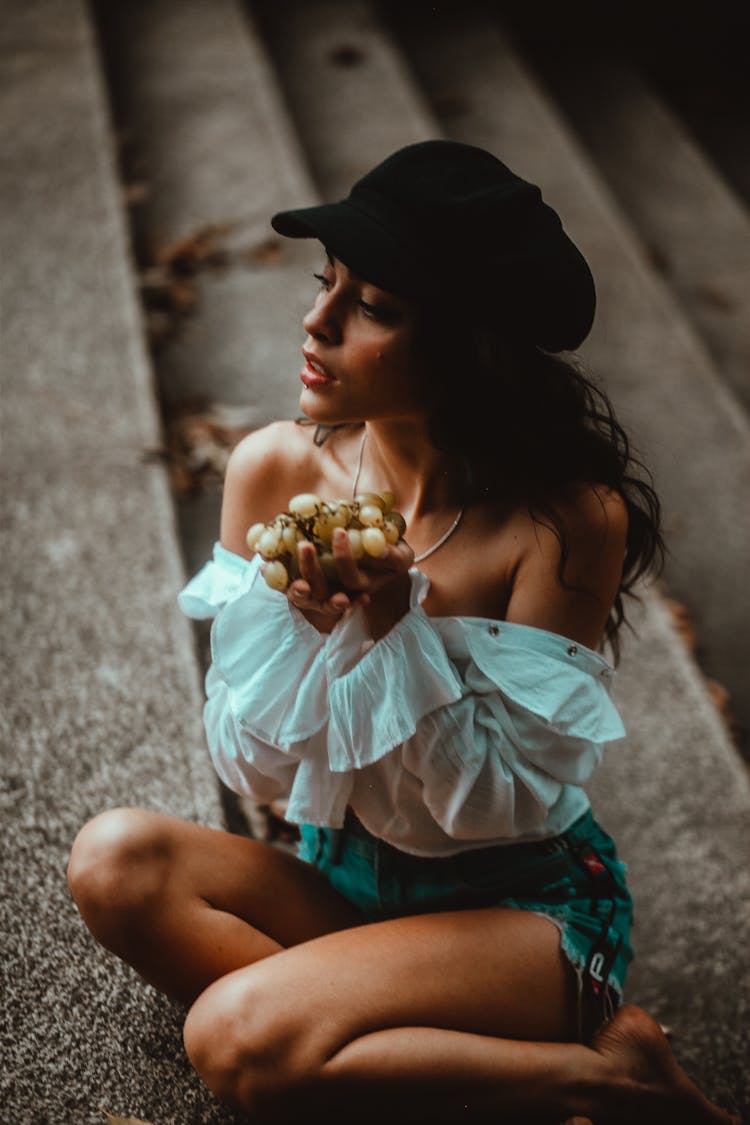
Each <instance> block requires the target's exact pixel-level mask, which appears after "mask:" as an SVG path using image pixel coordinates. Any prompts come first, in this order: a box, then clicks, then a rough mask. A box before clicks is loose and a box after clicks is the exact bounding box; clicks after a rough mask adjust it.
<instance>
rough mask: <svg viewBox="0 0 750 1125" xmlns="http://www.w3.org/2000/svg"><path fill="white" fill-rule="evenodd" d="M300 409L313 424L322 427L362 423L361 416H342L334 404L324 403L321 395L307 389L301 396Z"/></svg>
mask: <svg viewBox="0 0 750 1125" xmlns="http://www.w3.org/2000/svg"><path fill="white" fill-rule="evenodd" d="M299 408H300V411H301V413H302V414H304V415H305V417H306V418H309V419H310V420H311V421H312V422H319V423H320V425H321V426H341V425H344V424H345V423H350V424H351V423H356V422H361V421H362V418H361V416H360V415H357V416H356V417H350V416H349V415H348V414H342V412H341V410H337V409H336V408H335V407H334V406H333V404H332V403H327V402H324V401H323V398H322V396H321V395H316V394H315V392H311V391H308V390H307V388H305V389H304V390H303V391H302V394H301V395H300V400H299Z"/></svg>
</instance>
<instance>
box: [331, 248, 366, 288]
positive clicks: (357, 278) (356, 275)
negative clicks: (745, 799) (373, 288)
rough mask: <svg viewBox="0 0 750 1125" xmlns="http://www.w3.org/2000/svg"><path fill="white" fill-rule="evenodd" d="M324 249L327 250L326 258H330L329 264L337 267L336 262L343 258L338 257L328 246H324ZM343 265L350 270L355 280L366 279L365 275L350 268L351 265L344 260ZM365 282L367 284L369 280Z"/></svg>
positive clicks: (350, 274)
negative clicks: (360, 274) (361, 275)
mask: <svg viewBox="0 0 750 1125" xmlns="http://www.w3.org/2000/svg"><path fill="white" fill-rule="evenodd" d="M323 249H324V250H325V252H326V258H327V259H328V264H329V266H331V267H333V268H335V262H337V261H338V262H340V261H341V259H340V258H336V256H335V254H333V253H332V252H331V251H330V250H329V249H328V247H327V246H324V247H323ZM341 265H342V266H344V269H346V270H349V276H350V277H351V278H352V280H353V281H364V280H365V279H364V278H363V277H360V276H359V274H358V273H355V272H354V271H353V270H350V269H349V267H348V266H347V265H346V264H345V263H344V262H341ZM365 284H367V282H365Z"/></svg>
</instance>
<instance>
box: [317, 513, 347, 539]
mask: <svg viewBox="0 0 750 1125" xmlns="http://www.w3.org/2000/svg"><path fill="white" fill-rule="evenodd" d="M339 526H340V527H343V524H339ZM333 528H334V524H333V523H332V522H331V512H330V511H329V510H328V509H327V508H323V510H322V511H321V513H320V515H319V516H318V518H317V519H316V520H315V523H314V524H313V528H312V531H313V536H314V537H315V538H316V539H320V540H321V542H323V543H330V542H331V537H332V536H333Z"/></svg>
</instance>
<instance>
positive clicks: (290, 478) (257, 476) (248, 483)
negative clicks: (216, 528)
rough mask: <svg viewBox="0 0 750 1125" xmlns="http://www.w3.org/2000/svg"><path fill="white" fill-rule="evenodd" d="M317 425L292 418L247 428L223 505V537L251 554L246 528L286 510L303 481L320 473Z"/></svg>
mask: <svg viewBox="0 0 750 1125" xmlns="http://www.w3.org/2000/svg"><path fill="white" fill-rule="evenodd" d="M313 429H314V427H310V426H299V425H297V424H296V423H295V422H293V421H288V420H283V421H278V422H271V423H269V425H267V426H263V427H261V428H260V429H258V430H254V431H253V433H251V434H248V436H247V437H245V438H243V439H242V441H240V442H239V444H238V445H237V446H236V447H235V448H234V450H233V451H232V455H231V457H230V459H229V464H228V466H227V473H226V478H225V481H224V497H223V500H222V508H221V542H222V544H223V545H224V546H225V547H226V548H227V549H228V550H230V551H234V552H235V554H238V555H245V556H246V557H247V556H248V554H249V552H248V550H247V546H246V544H245V535H246V533H247V529H248V528H249V527H250V526H251V524H253V523H258V522H263V523H265V522H267V521H268V520H271V519H273V517H274V516H275V515H277V513H278V512H280V511H283V510H284V509H285V508H286V505H287V503H288V501H289V498H290V496H291V495H293V493H294V492H295V491H299V488H300V482H304V481H306V480H309V479H311V478H312V477H314V476H315V471H316V469H315V466H316V454H317V452H318V451H317V448H316V446H315V444H314V442H313V438H312V431H313Z"/></svg>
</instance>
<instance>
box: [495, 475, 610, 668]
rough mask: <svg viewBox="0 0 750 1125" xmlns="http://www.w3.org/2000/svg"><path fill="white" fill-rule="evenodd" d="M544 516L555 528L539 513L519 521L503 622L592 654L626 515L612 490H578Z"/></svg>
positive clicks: (591, 487) (596, 487) (593, 486)
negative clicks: (517, 553) (577, 644)
mask: <svg viewBox="0 0 750 1125" xmlns="http://www.w3.org/2000/svg"><path fill="white" fill-rule="evenodd" d="M552 508H553V510H554V514H555V517H556V521H557V523H558V524H559V528H556V527H555V525H554V523H553V522H552V521H551V520H549V519H548V517H547V516H546V515H545V514H544V513H542V512H538V513H537V518H536V519H532V518H531V516H530V515H529V514H528V513H525V514H524V515H523V516H522V515H521V514H520V513H519V521H520V522H521V524H522V526H523V532H522V534H521V535H520V536H519V538H520V540H521V542H522V544H523V545H522V550H521V557H520V559H519V565H518V568H517V570H516V576H515V581H514V585H513V591H512V594H511V598H510V603H509V609H508V619H509V620H515V621H518V622H520V623H523V624H527V625H535V626H537V627H538V628H542V629H548V630H550V631H551V632H556V633H561V634H562V635H563V636H567V637H571V638H573V639H575V640H579V641H581V642H582V643H583V644H586V645H588V646H589V647H591V648H595V647H596V646H597V644H598V642H599V639H600V637H601V634H602V631H603V628H604V625H605V622H606V620H607V617H608V615H609V612H610V609H611V608H612V604H613V602H614V599H615V597H616V596H617V592H618V590H619V588H620V582H621V580H622V567H623V562H624V558H625V549H626V545H627V534H628V511H627V507H626V504H625V501H624V499H623V497H622V496H621V495H620V493H619V492H617V491H616V490H615V489H613V488H609V487H607V486H606V485H601V484H581V485H578V486H577V487H576V488H574V489H570V490H568V491H567V492H566V494H565V495H562V496H559V497H557V498H555V500H554V503H553V504H552ZM563 542H564V547H563ZM561 564H562V578H563V580H562V581H561V579H560V573H561Z"/></svg>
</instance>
